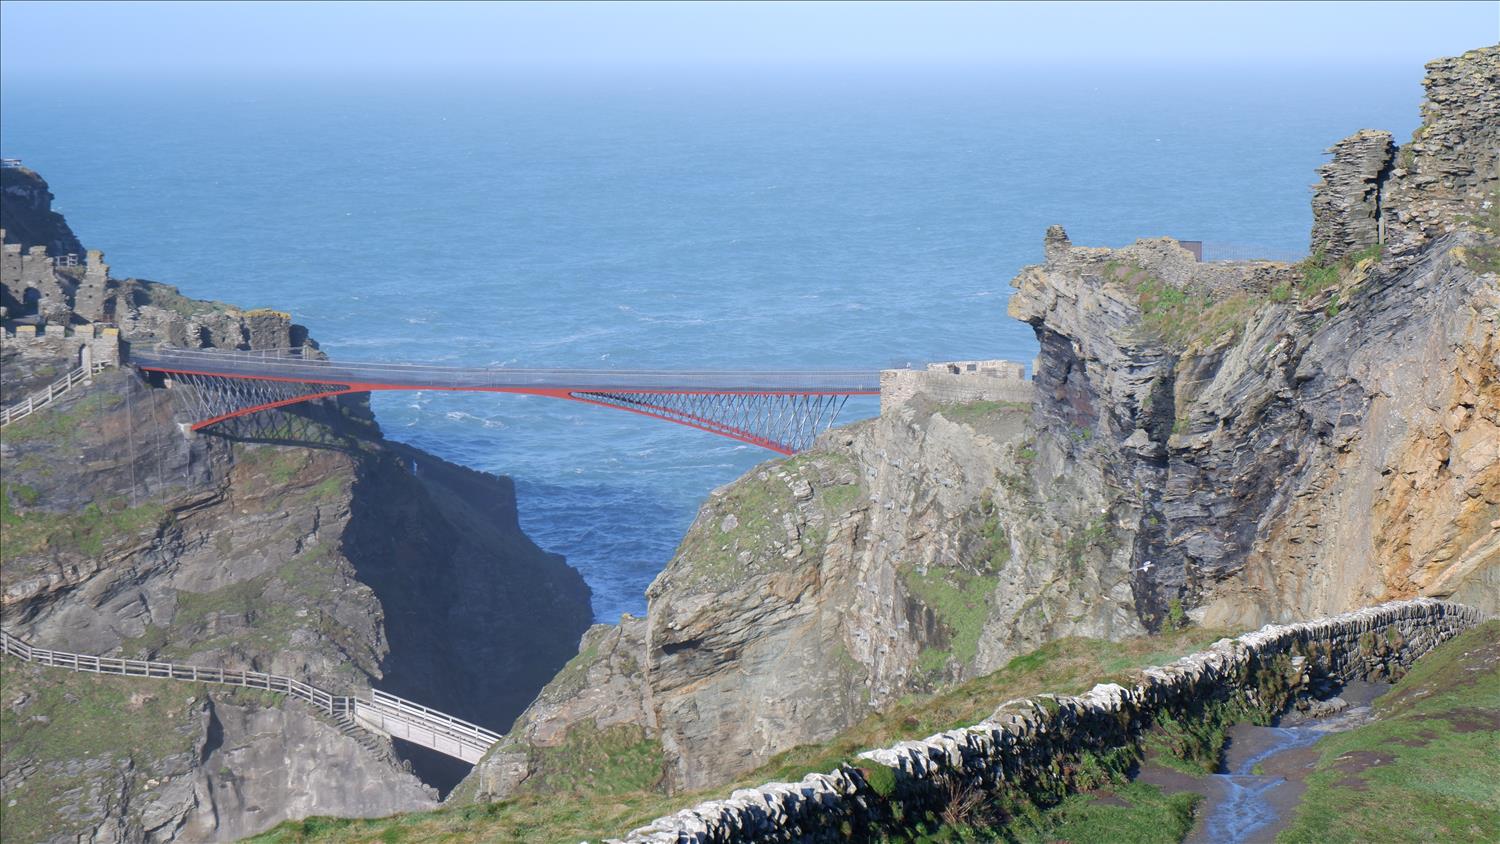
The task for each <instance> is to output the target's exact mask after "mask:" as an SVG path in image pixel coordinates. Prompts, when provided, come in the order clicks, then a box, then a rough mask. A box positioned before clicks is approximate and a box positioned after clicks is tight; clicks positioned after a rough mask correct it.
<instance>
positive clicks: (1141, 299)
mask: <svg viewBox="0 0 1500 844" xmlns="http://www.w3.org/2000/svg"><path fill="white" fill-rule="evenodd" d="M1104 276H1105V278H1107V279H1109V280H1112V281H1115V282H1118V283H1120V284H1122V285H1124V286H1125V287H1126V288H1127V289H1129V290H1133V291H1134V292H1135V295H1136V305H1137V307H1139V308H1140V311H1141V322H1142V325H1143V326H1144V328H1145V329H1146V331H1148V332H1149V333H1151V334H1152V335H1154V336H1155V337H1157V338H1158V339H1160V340H1161V341H1162V342H1164V343H1166V344H1167V345H1169V346H1172V347H1174V348H1179V349H1185V348H1188V347H1190V346H1201V345H1204V344H1207V343H1211V342H1214V341H1216V340H1218V339H1219V338H1221V337H1223V336H1224V335H1226V334H1234V335H1237V334H1239V332H1240V331H1242V330H1243V329H1244V327H1245V324H1246V323H1247V322H1248V321H1249V319H1250V317H1251V316H1252V315H1253V314H1254V313H1255V312H1256V311H1257V310H1258V309H1259V308H1260V306H1261V304H1262V299H1261V298H1259V297H1256V296H1252V295H1250V294H1248V293H1246V292H1244V291H1238V290H1237V291H1234V292H1232V293H1228V294H1221V295H1218V296H1215V295H1214V294H1212V293H1211V292H1209V291H1208V290H1205V289H1201V288H1196V287H1187V288H1184V287H1178V286H1176V285H1173V284H1168V283H1167V282H1165V281H1163V280H1162V279H1161V278H1158V277H1157V276H1156V275H1154V274H1152V273H1151V272H1150V271H1149V270H1147V269H1146V268H1145V267H1142V266H1141V265H1139V264H1136V263H1134V262H1131V261H1118V260H1112V261H1108V262H1106V263H1105V265H1104Z"/></svg>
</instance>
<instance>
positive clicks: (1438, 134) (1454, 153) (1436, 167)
mask: <svg viewBox="0 0 1500 844" xmlns="http://www.w3.org/2000/svg"><path fill="white" fill-rule="evenodd" d="M1422 85H1423V86H1424V88H1425V89H1426V91H1427V99H1426V101H1425V102H1424V103H1423V105H1422V126H1421V127H1419V128H1418V129H1417V131H1416V133H1415V134H1413V135H1412V138H1411V140H1410V141H1408V142H1407V143H1405V144H1402V145H1401V146H1400V147H1397V146H1396V145H1395V144H1394V143H1393V141H1392V138H1391V134H1390V133H1389V132H1383V131H1377V130H1373V129H1363V130H1360V131H1359V132H1356V133H1354V134H1353V135H1351V136H1349V137H1348V138H1345V139H1344V140H1342V141H1339V142H1338V143H1336V144H1334V145H1333V146H1332V147H1331V148H1329V149H1328V152H1329V153H1330V154H1332V156H1333V158H1332V160H1331V161H1329V162H1328V163H1327V164H1325V165H1323V167H1321V168H1320V169H1319V171H1318V172H1319V174H1320V175H1321V176H1322V181H1320V182H1319V183H1318V184H1317V185H1315V186H1314V187H1313V203H1312V204H1313V230H1312V251H1313V252H1314V253H1315V254H1317V253H1321V254H1322V255H1323V257H1324V258H1325V259H1327V260H1336V259H1339V258H1343V257H1345V256H1347V255H1349V254H1351V253H1354V252H1358V251H1360V250H1361V249H1365V248H1368V247H1370V246H1374V245H1375V244H1377V243H1384V244H1385V245H1386V247H1387V249H1388V251H1389V252H1392V253H1395V254H1398V255H1399V254H1405V253H1410V252H1412V251H1414V250H1415V249H1416V248H1418V247H1420V246H1421V244H1422V243H1423V242H1424V241H1425V240H1426V239H1428V238H1432V237H1436V236H1438V235H1441V234H1444V233H1446V232H1449V231H1452V230H1453V229H1454V227H1455V224H1456V222H1457V221H1461V220H1463V219H1464V218H1466V217H1469V216H1472V215H1474V214H1475V213H1476V212H1478V211H1480V210H1481V209H1482V208H1483V207H1484V204H1485V203H1486V202H1496V201H1500V46H1495V47H1485V48H1484V49H1481V50H1470V51H1469V52H1467V53H1465V54H1463V55H1462V56H1456V57H1453V58H1446V59H1439V60H1438V61H1435V62H1431V63H1429V64H1428V65H1427V76H1426V78H1425V79H1423V81H1422Z"/></svg>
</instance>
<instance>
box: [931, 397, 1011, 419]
mask: <svg viewBox="0 0 1500 844" xmlns="http://www.w3.org/2000/svg"><path fill="white" fill-rule="evenodd" d="M937 410H938V412H939V413H941V414H942V415H943V417H944V418H946V419H948V420H949V421H952V422H974V421H976V420H979V419H985V418H988V417H991V416H997V415H1001V414H1006V413H1016V412H1028V413H1029V412H1030V411H1031V405H1030V404H1027V403H1026V402H1022V401H974V402H967V403H965V404H945V405H942V406H940V407H939V408H938V409H937Z"/></svg>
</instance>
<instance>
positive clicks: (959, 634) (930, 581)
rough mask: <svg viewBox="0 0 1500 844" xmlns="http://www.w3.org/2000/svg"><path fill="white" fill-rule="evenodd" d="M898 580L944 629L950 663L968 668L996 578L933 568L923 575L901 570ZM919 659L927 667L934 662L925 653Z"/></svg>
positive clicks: (976, 650) (932, 657)
mask: <svg viewBox="0 0 1500 844" xmlns="http://www.w3.org/2000/svg"><path fill="white" fill-rule="evenodd" d="M901 577H902V579H903V580H904V581H905V583H906V588H907V590H908V591H909V592H910V593H911V594H912V596H914V597H915V598H917V600H919V601H921V602H922V605H923V606H925V607H927V608H928V609H929V610H932V612H933V614H934V615H936V616H937V617H938V620H939V621H941V622H942V624H943V626H944V627H945V628H946V629H947V631H948V637H949V646H950V650H949V653H950V654H951V655H952V657H953V659H954V660H956V661H957V662H958V664H959V665H969V664H971V663H972V662H973V661H974V656H975V654H977V653H978V652H979V634H980V633H981V632H982V631H983V630H984V622H985V619H987V618H988V617H989V610H990V604H989V601H990V593H991V592H993V591H995V584H996V583H997V578H996V576H995V575H994V574H992V573H990V572H988V571H986V572H984V573H976V572H971V571H966V570H964V569H956V568H947V567H939V566H933V567H931V568H929V569H927V570H926V571H918V570H916V569H908V570H903V571H902V573H901ZM936 653H941V651H938V652H936ZM922 656H923V658H924V661H927V662H928V663H929V664H930V663H932V661H933V660H935V659H936V656H935V655H934V654H932V653H929V652H928V651H924V652H923V654H922ZM936 664H937V665H938V667H941V665H942V663H936ZM924 667H925V666H924Z"/></svg>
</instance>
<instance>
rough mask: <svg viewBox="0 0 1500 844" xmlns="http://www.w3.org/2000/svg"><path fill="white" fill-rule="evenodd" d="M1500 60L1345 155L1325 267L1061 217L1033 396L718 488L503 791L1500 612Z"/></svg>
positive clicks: (1045, 290)
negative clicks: (636, 746) (965, 684)
mask: <svg viewBox="0 0 1500 844" xmlns="http://www.w3.org/2000/svg"><path fill="white" fill-rule="evenodd" d="M1497 65H1500V48H1486V49H1484V50H1478V51H1474V52H1471V53H1468V54H1465V55H1464V56H1462V57H1459V58H1455V59H1447V60H1443V61H1439V62H1434V63H1433V64H1432V65H1430V66H1429V75H1428V79H1427V83H1426V84H1427V89H1428V101H1427V104H1426V105H1425V106H1424V112H1423V116H1424V124H1423V127H1424V128H1423V129H1422V130H1421V131H1419V133H1418V140H1417V141H1414V142H1413V143H1412V144H1409V145H1407V146H1406V147H1403V148H1401V150H1399V151H1397V152H1395V154H1394V155H1395V161H1394V163H1392V162H1391V161H1389V160H1388V159H1389V158H1390V149H1389V138H1388V136H1387V135H1384V134H1383V133H1379V132H1371V131H1365V132H1361V133H1359V134H1357V135H1356V136H1355V137H1354V138H1353V139H1351V140H1350V141H1347V142H1345V143H1343V144H1340V145H1339V146H1338V147H1337V148H1336V153H1335V158H1334V161H1333V162H1331V163H1330V164H1329V166H1328V167H1326V168H1324V170H1323V172H1322V175H1323V182H1322V184H1321V185H1320V186H1319V187H1318V188H1317V191H1316V194H1315V196H1316V198H1315V200H1314V209H1315V217H1316V228H1315V237H1316V238H1317V239H1318V240H1319V241H1320V243H1322V244H1323V253H1322V254H1321V255H1319V256H1313V257H1312V258H1311V259H1310V260H1309V261H1307V262H1304V263H1302V264H1297V265H1292V264H1286V263H1279V262H1272V261H1239V262H1214V263H1202V262H1200V261H1198V260H1197V258H1196V257H1195V256H1194V255H1193V254H1192V253H1190V252H1189V251H1188V250H1186V249H1184V248H1183V247H1182V246H1181V245H1180V244H1178V243H1177V242H1176V241H1173V240H1170V239H1166V238H1160V239H1153V240H1142V241H1139V242H1137V243H1135V244H1133V245H1131V246H1128V247H1125V248H1122V249H1102V248H1087V247H1082V246H1077V245H1074V244H1073V243H1072V242H1071V241H1070V239H1069V238H1068V236H1067V233H1066V232H1065V231H1064V230H1063V229H1062V228H1061V227H1060V226H1058V227H1053V228H1052V229H1051V230H1049V231H1048V232H1047V233H1046V236H1045V239H1044V243H1043V253H1044V258H1045V260H1044V262H1043V263H1042V264H1039V265H1037V266H1032V267H1027V268H1025V269H1023V270H1022V271H1021V272H1020V273H1019V275H1018V276H1017V277H1016V278H1015V280H1014V281H1013V282H1012V283H1013V285H1014V286H1016V287H1017V291H1016V293H1015V294H1014V295H1013V296H1012V298H1011V300H1010V305H1009V308H1010V314H1011V315H1012V316H1014V317H1016V318H1018V319H1021V320H1023V321H1025V322H1026V323H1028V324H1029V325H1031V326H1032V328H1033V329H1034V331H1035V332H1036V336H1037V340H1038V344H1039V347H1040V353H1039V355H1038V360H1037V366H1036V368H1035V373H1034V379H1033V381H1032V382H1031V384H1030V393H1031V394H1032V395H1033V396H1034V398H1033V400H1032V401H1031V402H1030V404H1029V405H1028V404H1017V405H1013V406H1007V405H1005V403H987V404H984V405H934V404H932V403H931V402H924V401H921V400H920V399H919V400H916V401H914V402H911V403H908V404H899V405H897V406H895V407H893V408H892V409H891V412H888V413H886V414H885V415H884V416H882V418H880V419H878V420H872V421H870V422H865V423H860V424H858V425H854V426H851V427H849V428H847V429H843V430H841V431H837V432H834V433H832V434H831V435H830V436H828V437H826V438H824V439H823V440H822V441H821V442H820V443H819V445H818V447H816V448H814V449H813V450H812V451H810V452H808V453H807V454H805V455H802V456H799V457H798V458H795V459H793V460H791V461H787V462H784V463H773V464H767V465H764V466H761V467H758V468H757V469H756V470H754V471H753V472H752V473H750V474H749V475H747V476H746V477H745V478H743V479H741V480H740V481H738V482H736V483H735V484H732V485H730V486H728V487H725V488H724V489H722V490H718V491H716V492H715V493H714V494H713V495H712V496H710V499H709V501H708V502H707V503H706V504H705V506H704V507H703V509H702V510H701V512H700V513H699V517H698V519H697V521H696V522H695V523H694V525H693V527H692V528H691V529H690V531H689V533H688V535H687V537H686V538H685V539H684V542H683V544H682V545H681V547H680V548H679V549H678V551H677V554H676V555H675V556H674V558H673V560H672V561H671V562H670V563H669V564H668V565H667V567H666V568H665V569H664V571H663V572H662V574H661V575H660V576H659V577H658V578H657V580H656V581H655V583H653V584H652V586H651V589H650V590H649V593H648V598H649V609H648V612H647V615H646V617H645V618H644V619H638V620H632V621H630V622H628V623H627V624H625V625H622V627H621V629H620V630H619V631H617V632H616V633H609V632H607V631H602V630H601V631H595V632H594V633H591V634H590V641H598V642H603V641H605V640H608V641H610V642H612V644H611V646H610V648H609V649H608V656H607V658H606V655H605V650H603V649H600V648H596V649H592V650H585V652H584V653H582V654H580V656H579V657H578V658H577V661H576V662H575V663H574V664H573V665H572V666H570V670H569V671H568V672H567V673H566V677H565V678H564V679H566V682H561V681H560V682H558V683H557V684H554V686H552V687H550V688H549V689H548V690H547V692H545V693H544V694H543V696H542V697H541V698H540V699H539V700H538V701H537V703H536V704H535V705H534V706H533V707H532V708H531V709H530V710H529V711H528V712H527V713H526V714H525V715H524V716H523V717H522V718H521V720H520V721H519V722H518V724H517V728H516V730H515V731H514V732H513V734H512V736H511V741H509V742H507V743H506V744H505V745H504V746H503V747H502V748H500V749H498V750H497V752H496V754H495V756H493V757H492V758H491V759H490V760H487V761H486V762H485V763H481V765H480V767H479V769H478V770H477V771H476V778H475V781H473V782H471V785H473V786H474V791H473V795H474V796H475V797H477V798H479V799H486V798H495V797H500V796H504V795H507V794H512V793H515V792H516V791H518V790H525V789H527V788H539V789H545V788H546V787H547V784H546V781H545V778H541V779H538V778H537V774H538V770H539V769H538V765H537V764H536V763H537V759H538V757H539V756H542V755H545V751H547V750H548V749H551V748H557V747H561V746H564V745H566V744H567V743H568V742H569V741H572V740H575V738H570V737H577V736H586V735H593V732H591V730H593V729H595V727H596V725H597V724H613V725H619V726H624V725H627V724H628V725H630V726H631V727H632V728H635V729H639V730H641V731H642V732H643V734H644V735H645V736H647V737H648V738H649V739H650V740H653V741H658V742H660V748H659V752H660V753H661V763H662V767H663V770H664V771H665V772H666V774H665V777H664V780H663V783H664V786H665V787H667V788H696V787H701V786H705V785H708V784H711V783H713V782H715V781H723V780H725V779H727V778H728V777H729V776H732V775H733V774H735V773H739V772H742V771H745V770H749V769H751V768H753V767H755V766H757V765H759V764H761V763H763V762H765V761H766V760H768V759H769V758H770V757H771V756H773V755H774V754H776V753H777V752H779V751H781V750H785V749H787V748H789V747H792V746H795V745H797V744H803V743H808V742H816V741H820V740H823V739H826V738H828V737H830V736H832V735H834V734H835V733H837V732H838V731H839V730H840V729H842V728H844V727H846V726H848V725H850V724H852V723H853V722H854V721H856V720H858V719H859V718H861V717H863V716H865V715H867V714H869V713H870V712H873V711H878V710H879V709H880V707H881V706H882V705H883V703H884V702H886V701H889V700H891V699H892V698H893V697H897V696H900V695H903V694H908V693H912V692H918V691H924V690H930V689H932V688H935V687H937V686H940V685H942V684H944V683H948V682H952V681H955V680H961V679H964V678H967V677H972V676H976V675H977V674H981V673H986V672H988V671H991V670H994V669H995V668H998V667H1000V666H1001V665H1003V664H1004V663H1005V662H1006V661H1007V660H1009V659H1010V658H1012V657H1014V656H1016V655H1018V654H1020V653H1024V652H1026V651H1029V650H1031V649H1033V648H1035V647H1037V646H1039V645H1041V644H1043V643H1045V642H1046V641H1048V640H1049V639H1053V638H1056V637H1060V636H1066V635H1081V636H1092V637H1106V638H1118V637H1123V636H1131V635H1139V634H1142V633H1146V632H1150V631H1154V630H1159V629H1161V628H1163V627H1165V626H1171V627H1178V626H1182V625H1186V624H1192V623H1199V624H1203V625H1206V626H1212V627H1224V628H1235V629H1246V628H1249V627H1254V626H1257V625H1261V624H1264V623H1267V622H1273V621H1289V620H1293V619H1297V618H1307V617H1313V616H1319V615H1325V614H1329V613H1336V612H1342V611H1346V610H1349V609H1352V608H1355V607H1359V606H1366V605H1369V604H1372V603H1377V602H1380V601H1385V600H1390V599H1395V598H1406V597H1413V596H1429V597H1435V598H1445V599H1452V600H1455V601H1461V602H1466V603H1471V604H1473V605H1475V606H1477V607H1480V608H1481V609H1484V610H1487V611H1496V610H1500V603H1497V602H1500V345H1497V343H1500V340H1497V338H1500V284H1497V275H1496V273H1497V271H1500V231H1497V229H1496V224H1494V223H1491V222H1486V217H1485V214H1487V213H1489V211H1488V210H1487V209H1494V208H1495V205H1494V202H1493V200H1492V198H1491V197H1490V193H1489V192H1490V191H1491V190H1492V189H1493V187H1494V185H1495V184H1496V179H1497V170H1496V150H1497V149H1500V142H1497V136H1496V132H1497V131H1500V128H1497V127H1500V82H1497ZM1486 203H1491V204H1488V205H1487V204H1486ZM1382 238H1384V240H1383V241H1382V240H1381V239H1382ZM1335 256H1336V257H1335ZM622 654H624V656H622ZM598 684H602V685H598ZM605 689H608V690H610V691H609V694H607V695H606V694H603V693H602V692H603V690H605ZM606 700H607V702H606ZM575 729H576V730H577V732H575Z"/></svg>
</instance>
